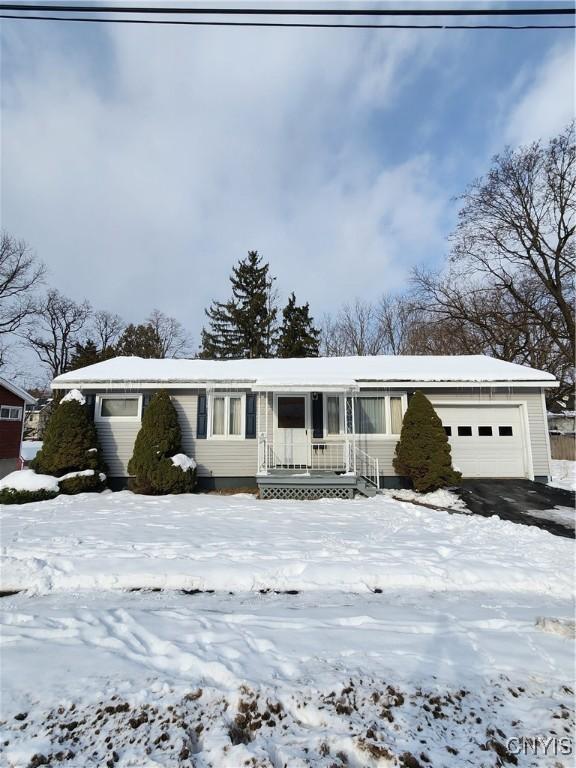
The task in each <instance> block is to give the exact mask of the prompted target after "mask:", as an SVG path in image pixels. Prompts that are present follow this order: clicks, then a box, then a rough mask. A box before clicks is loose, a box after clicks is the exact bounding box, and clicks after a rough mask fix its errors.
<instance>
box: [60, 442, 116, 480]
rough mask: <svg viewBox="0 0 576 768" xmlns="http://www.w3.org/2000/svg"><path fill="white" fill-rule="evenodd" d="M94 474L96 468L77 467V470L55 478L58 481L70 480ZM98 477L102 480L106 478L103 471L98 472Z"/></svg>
mask: <svg viewBox="0 0 576 768" xmlns="http://www.w3.org/2000/svg"><path fill="white" fill-rule="evenodd" d="M90 450H95V449H90ZM95 474H96V470H94V469H79V470H78V471H77V472H68V473H67V474H65V475H62V477H57V478H56V479H57V480H58V482H61V481H62V480H71V479H72V478H73V477H92V475H95ZM98 477H99V478H100V480H102V482H104V480H106V475H105V474H104V472H99V473H98Z"/></svg>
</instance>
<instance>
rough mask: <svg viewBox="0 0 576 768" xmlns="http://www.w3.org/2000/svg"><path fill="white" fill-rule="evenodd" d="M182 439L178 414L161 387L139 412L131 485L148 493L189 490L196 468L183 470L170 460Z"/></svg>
mask: <svg viewBox="0 0 576 768" xmlns="http://www.w3.org/2000/svg"><path fill="white" fill-rule="evenodd" d="M181 440H182V435H181V430H180V424H179V423H178V414H177V413H176V409H175V408H174V404H173V403H172V400H171V399H170V395H169V394H168V392H166V390H163V389H161V390H160V391H158V392H156V394H155V395H154V396H153V397H152V399H151V400H150V403H149V404H148V407H147V408H146V409H145V411H144V415H143V416H142V425H141V427H140V431H139V432H138V436H137V437H136V442H135V443H134V453H133V454H132V458H131V459H130V461H129V463H128V472H129V473H130V475H132V477H131V479H130V484H129V485H130V489H131V490H133V491H134V492H135V493H143V494H151V495H162V494H167V493H191V492H192V491H193V490H194V487H195V485H196V469H195V468H192V467H190V468H189V469H187V470H185V471H184V470H182V469H181V468H180V467H179V466H175V465H174V464H173V463H172V460H171V457H172V456H175V455H176V454H179V453H181Z"/></svg>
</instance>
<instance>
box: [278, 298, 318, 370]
mask: <svg viewBox="0 0 576 768" xmlns="http://www.w3.org/2000/svg"><path fill="white" fill-rule="evenodd" d="M282 316H283V319H284V322H283V324H282V328H281V330H280V338H279V339H278V357H318V354H319V350H320V331H319V330H318V329H317V328H315V327H314V325H313V321H314V318H313V317H310V306H309V304H308V303H306V304H302V305H300V306H298V305H297V304H296V296H295V295H294V293H292V294H291V296H290V298H289V299H288V304H286V306H285V307H284V310H283V311H282Z"/></svg>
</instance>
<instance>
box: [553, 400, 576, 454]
mask: <svg viewBox="0 0 576 768" xmlns="http://www.w3.org/2000/svg"><path fill="white" fill-rule="evenodd" d="M548 431H549V432H550V448H551V453H552V458H553V459H561V460H562V459H563V460H568V461H574V460H576V411H561V412H559V413H548Z"/></svg>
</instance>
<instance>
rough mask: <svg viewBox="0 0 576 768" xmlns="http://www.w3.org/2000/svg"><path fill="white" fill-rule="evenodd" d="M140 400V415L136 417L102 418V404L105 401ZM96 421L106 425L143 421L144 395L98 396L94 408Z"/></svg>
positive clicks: (119, 394)
mask: <svg viewBox="0 0 576 768" xmlns="http://www.w3.org/2000/svg"><path fill="white" fill-rule="evenodd" d="M108 399H111V400H138V413H137V414H136V416H102V402H103V401H104V400H108ZM94 421H96V422H102V423H104V424H109V423H122V422H128V423H130V422H132V423H135V422H139V421H142V395H141V394H132V393H124V392H118V393H112V392H107V393H106V394H102V395H96V404H95V408H94Z"/></svg>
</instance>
